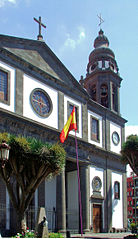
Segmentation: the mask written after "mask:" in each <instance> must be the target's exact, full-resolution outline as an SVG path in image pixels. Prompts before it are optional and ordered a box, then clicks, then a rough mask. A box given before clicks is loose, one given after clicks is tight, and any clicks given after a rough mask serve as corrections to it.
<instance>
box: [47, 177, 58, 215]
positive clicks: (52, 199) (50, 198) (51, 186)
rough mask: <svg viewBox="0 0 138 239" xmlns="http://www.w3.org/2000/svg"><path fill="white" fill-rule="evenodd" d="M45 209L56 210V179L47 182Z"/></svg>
mask: <svg viewBox="0 0 138 239" xmlns="http://www.w3.org/2000/svg"><path fill="white" fill-rule="evenodd" d="M45 207H46V208H47V209H50V210H53V207H55V208H56V177H54V178H52V179H51V180H50V179H49V180H46V181H45Z"/></svg>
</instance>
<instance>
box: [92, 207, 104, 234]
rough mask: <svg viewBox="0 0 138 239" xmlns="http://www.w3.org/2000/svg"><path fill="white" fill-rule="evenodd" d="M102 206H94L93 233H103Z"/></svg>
mask: <svg viewBox="0 0 138 239" xmlns="http://www.w3.org/2000/svg"><path fill="white" fill-rule="evenodd" d="M101 212H102V210H101V205H99V204H93V232H101V219H102V215H101Z"/></svg>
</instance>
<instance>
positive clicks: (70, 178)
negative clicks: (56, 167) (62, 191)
mask: <svg viewBox="0 0 138 239" xmlns="http://www.w3.org/2000/svg"><path fill="white" fill-rule="evenodd" d="M67 195H68V200H67V201H68V205H67V207H68V228H70V229H75V228H78V225H79V203H78V177H77V171H72V172H69V173H68V174H67Z"/></svg>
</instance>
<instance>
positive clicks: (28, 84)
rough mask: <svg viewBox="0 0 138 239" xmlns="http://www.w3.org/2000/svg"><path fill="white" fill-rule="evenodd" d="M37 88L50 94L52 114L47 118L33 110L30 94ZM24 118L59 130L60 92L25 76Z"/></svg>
mask: <svg viewBox="0 0 138 239" xmlns="http://www.w3.org/2000/svg"><path fill="white" fill-rule="evenodd" d="M35 88H41V89H43V90H44V91H46V92H47V93H48V95H49V96H50V98H51V101H52V104H53V110H52V113H51V114H50V115H49V117H47V118H43V117H41V116H39V115H38V114H37V113H36V112H35V111H34V110H33V108H32V106H31V102H30V94H31V92H32V90H34V89H35ZM23 92H24V93H23V116H25V117H27V118H30V119H32V120H35V121H37V122H39V123H42V124H45V125H48V126H51V127H53V128H56V129H57V128H58V92H57V91H56V90H54V89H52V88H51V87H49V86H47V85H45V84H44V83H42V82H39V81H38V80H36V79H34V78H32V77H30V76H28V75H24V83H23Z"/></svg>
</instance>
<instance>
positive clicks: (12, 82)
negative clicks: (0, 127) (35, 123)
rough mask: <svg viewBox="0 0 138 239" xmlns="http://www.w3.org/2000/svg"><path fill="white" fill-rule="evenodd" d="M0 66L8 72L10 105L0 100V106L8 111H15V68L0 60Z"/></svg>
mask: <svg viewBox="0 0 138 239" xmlns="http://www.w3.org/2000/svg"><path fill="white" fill-rule="evenodd" d="M0 66H1V67H2V68H3V69H6V70H7V71H9V72H10V105H7V104H4V103H2V102H0V107H1V108H3V109H6V110H9V111H12V112H14V111H15V69H14V68H12V67H11V66H9V65H7V64H5V63H4V62H1V61H0Z"/></svg>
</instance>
